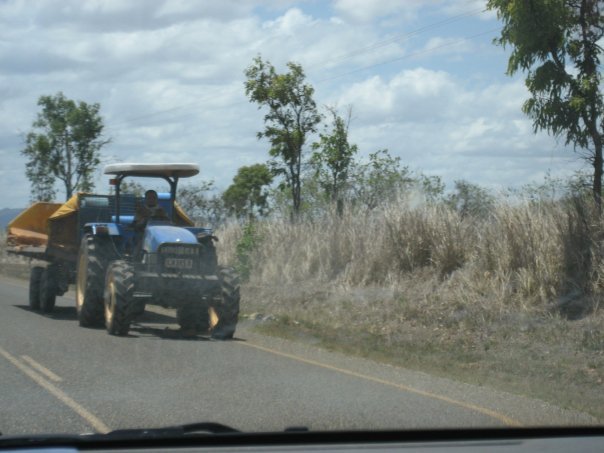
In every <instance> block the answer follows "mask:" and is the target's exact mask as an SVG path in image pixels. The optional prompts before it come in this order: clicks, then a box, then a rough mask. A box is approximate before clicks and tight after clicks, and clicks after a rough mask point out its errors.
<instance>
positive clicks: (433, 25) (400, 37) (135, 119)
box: [109, 8, 500, 129]
mask: <svg viewBox="0 0 604 453" xmlns="http://www.w3.org/2000/svg"><path fill="white" fill-rule="evenodd" d="M485 11H486V10H485V9H482V8H479V9H472V10H468V11H465V12H463V13H460V14H457V15H455V16H452V17H449V18H447V19H444V20H441V21H438V22H434V23H431V24H428V25H425V26H423V27H420V28H418V29H415V30H412V31H410V32H407V33H404V34H402V35H398V36H394V37H391V38H388V39H386V40H383V41H378V42H375V43H373V44H371V45H369V46H365V47H362V48H359V49H357V50H353V51H351V52H348V53H346V54H343V55H341V56H340V57H336V58H335V59H330V60H329V61H331V62H333V61H335V62H340V61H345V60H348V59H350V58H353V57H355V56H358V55H362V54H363V53H367V52H370V51H373V50H376V49H379V48H380V47H384V46H386V45H389V44H391V43H393V42H396V41H400V40H405V39H409V38H411V37H413V36H417V35H419V34H421V33H424V32H425V31H427V30H431V29H434V28H439V27H442V26H445V25H448V24H451V23H454V22H457V21H459V20H462V19H464V18H467V17H471V16H474V15H477V14H481V13H484V12H485ZM496 30H500V28H498V29H496ZM492 31H495V30H489V31H487V32H483V33H479V34H476V35H472V36H469V37H466V38H463V39H461V40H459V41H455V42H449V43H445V44H443V45H440V46H437V47H433V48H431V49H425V50H423V51H418V52H413V53H410V54H407V55H404V56H402V57H398V58H394V59H391V60H387V61H384V62H381V63H376V64H373V65H369V66H364V67H362V68H358V69H355V70H352V71H348V72H345V73H342V74H339V75H336V76H332V77H328V78H324V79H319V80H318V81H319V82H324V81H329V80H334V79H338V78H341V77H345V76H347V75H351V74H355V73H357V72H361V71H365V70H367V69H371V68H374V67H378V66H382V65H385V64H389V63H392V62H395V61H399V60H403V59H405V58H409V57H413V56H417V55H421V54H424V53H428V52H432V51H434V50H438V49H440V48H443V47H449V46H452V45H455V44H460V43H462V42H465V41H466V40H468V39H474V38H476V37H479V36H482V35H484V34H488V33H491V32H492ZM319 65H321V66H323V65H324V63H321V64H315V65H311V66H309V67H310V68H312V67H317V66H319ZM237 91H239V88H235V87H233V88H232V89H231V90H228V91H226V92H223V93H220V94H215V95H209V96H206V97H204V98H201V99H196V100H195V101H192V102H187V103H185V104H180V105H177V106H175V107H170V108H168V109H164V110H158V111H155V112H152V113H147V114H144V115H140V116H136V117H132V118H127V119H124V120H122V121H119V122H117V123H113V124H111V125H110V126H109V127H111V128H114V129H121V128H123V127H124V126H128V125H131V124H133V123H138V122H140V121H144V120H147V119H149V118H154V117H157V116H160V115H164V114H166V113H170V112H175V111H178V110H182V109H186V108H187V107H192V106H194V105H199V104H200V103H203V102H206V101H209V100H212V99H217V98H219V97H221V96H224V95H225V94H226V95H229V94H234V93H236V92H237ZM241 103H243V102H236V103H234V104H232V105H237V104H241ZM232 105H229V107H230V106H232Z"/></svg>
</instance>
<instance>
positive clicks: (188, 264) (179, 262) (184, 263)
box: [164, 258, 193, 269]
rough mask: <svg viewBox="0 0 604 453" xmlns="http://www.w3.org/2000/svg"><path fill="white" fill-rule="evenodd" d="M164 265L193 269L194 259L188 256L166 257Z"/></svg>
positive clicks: (173, 267) (171, 267)
mask: <svg viewBox="0 0 604 453" xmlns="http://www.w3.org/2000/svg"><path fill="white" fill-rule="evenodd" d="M164 266H165V267H168V268H170V269H192V268H193V260H192V259H187V258H166V260H165V261H164Z"/></svg>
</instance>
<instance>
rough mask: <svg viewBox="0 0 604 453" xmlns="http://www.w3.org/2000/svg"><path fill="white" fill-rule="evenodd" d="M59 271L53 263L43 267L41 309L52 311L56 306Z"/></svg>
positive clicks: (47, 311) (46, 311)
mask: <svg viewBox="0 0 604 453" xmlns="http://www.w3.org/2000/svg"><path fill="white" fill-rule="evenodd" d="M57 277H58V276H57V273H56V272H55V267H54V266H53V265H52V264H51V265H48V267H46V268H44V269H42V274H41V276H40V310H41V311H42V312H43V313H50V312H51V311H52V310H53V309H54V308H55V302H56V300H57Z"/></svg>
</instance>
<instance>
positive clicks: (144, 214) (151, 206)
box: [134, 190, 169, 230]
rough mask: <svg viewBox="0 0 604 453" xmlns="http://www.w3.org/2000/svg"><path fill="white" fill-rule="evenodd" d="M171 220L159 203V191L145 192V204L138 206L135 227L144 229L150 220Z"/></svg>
mask: <svg viewBox="0 0 604 453" xmlns="http://www.w3.org/2000/svg"><path fill="white" fill-rule="evenodd" d="M151 219H153V220H169V219H168V215H167V214H166V211H164V208H162V207H161V206H160V205H159V204H158V203H157V192H156V191H155V190H147V191H146V192H145V204H144V205H143V206H138V207H137V208H136V213H135V215H134V229H135V230H144V229H145V226H146V225H147V222H148V221H149V220H151Z"/></svg>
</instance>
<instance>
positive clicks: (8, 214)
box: [0, 208, 23, 230]
mask: <svg viewBox="0 0 604 453" xmlns="http://www.w3.org/2000/svg"><path fill="white" fill-rule="evenodd" d="M21 211H23V209H18V208H2V209H0V229H2V230H4V229H5V228H6V225H8V222H10V221H11V220H13V219H14V218H15V217H17V215H18V214H19V213H20V212H21Z"/></svg>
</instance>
